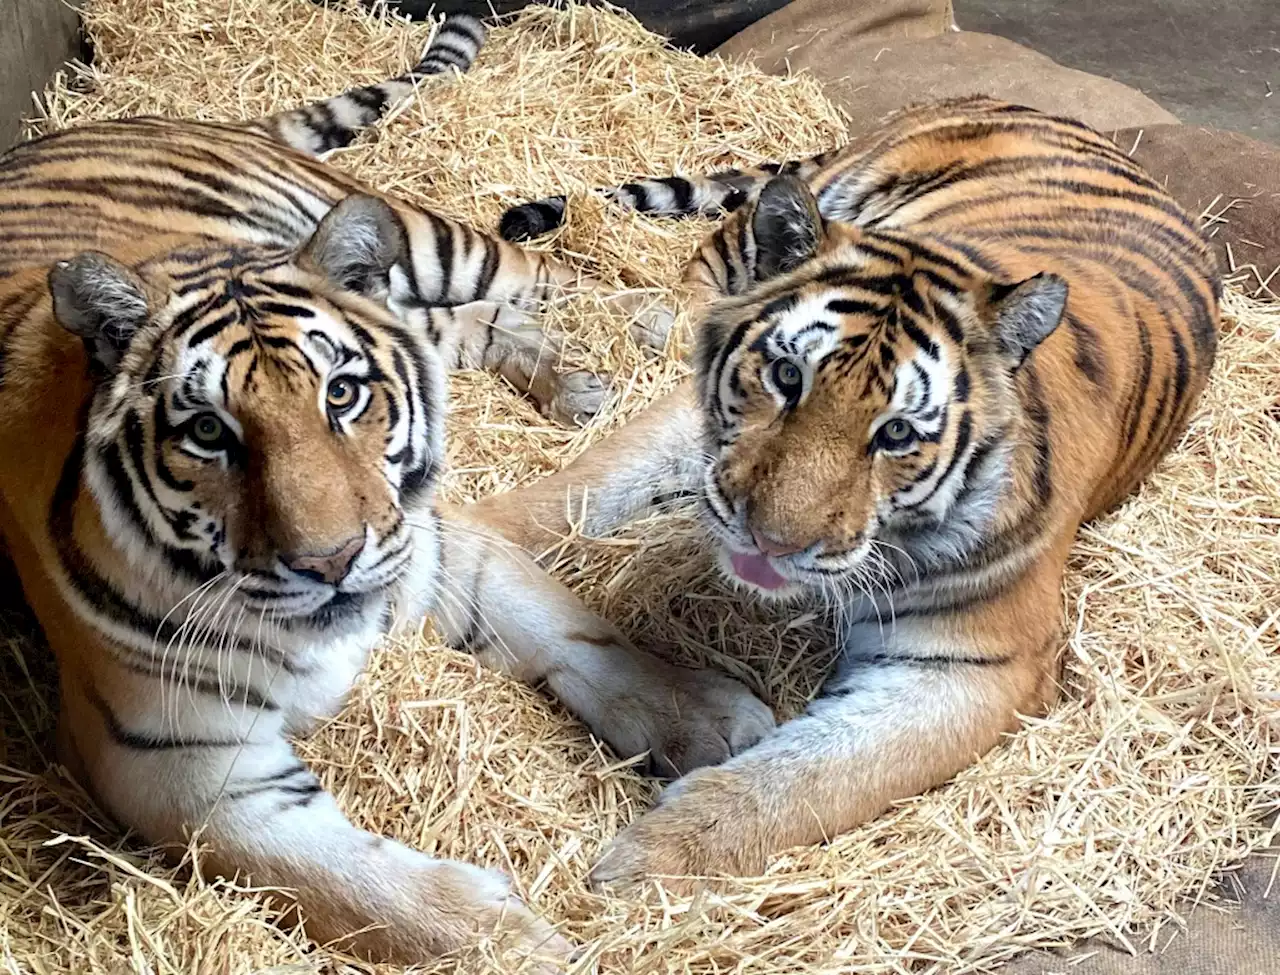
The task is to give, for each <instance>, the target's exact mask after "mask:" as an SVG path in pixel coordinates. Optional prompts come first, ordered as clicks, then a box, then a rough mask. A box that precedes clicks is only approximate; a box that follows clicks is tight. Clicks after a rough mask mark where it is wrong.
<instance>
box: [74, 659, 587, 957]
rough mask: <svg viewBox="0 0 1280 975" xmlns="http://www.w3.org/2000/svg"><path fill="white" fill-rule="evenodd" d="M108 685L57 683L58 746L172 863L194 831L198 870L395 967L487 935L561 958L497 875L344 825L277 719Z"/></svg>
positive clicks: (316, 936) (234, 706) (124, 682)
mask: <svg viewBox="0 0 1280 975" xmlns="http://www.w3.org/2000/svg"><path fill="white" fill-rule="evenodd" d="M130 681H135V682H136V685H137V686H130V684H129V682H130ZM113 683H114V686H113V687H112V688H110V689H108V690H103V691H101V692H98V691H95V692H93V693H92V694H91V693H88V692H86V691H85V690H84V689H83V688H82V687H81V686H80V685H78V684H77V683H76V681H75V680H66V681H64V695H65V697H64V703H63V708H64V711H63V719H62V720H63V721H64V730H63V734H62V738H63V740H64V742H69V743H71V745H72V749H73V752H74V754H75V758H76V764H77V765H79V767H80V768H81V769H82V770H83V771H84V772H85V773H86V775H87V780H88V781H89V782H90V783H91V784H92V787H93V789H94V791H95V793H96V795H97V796H98V798H99V799H100V801H102V802H103V803H104V804H105V805H106V807H107V809H108V810H109V811H110V812H111V813H112V814H113V815H114V816H115V817H116V818H117V819H118V820H119V821H120V822H121V823H123V824H124V825H126V826H128V827H130V828H132V829H135V830H137V831H138V832H139V833H140V834H141V835H142V836H143V837H144V838H145V839H146V840H148V841H149V842H152V843H155V844H158V845H161V846H164V847H167V848H170V849H171V850H172V851H173V852H174V853H175V854H179V855H180V854H181V853H182V852H183V851H185V850H186V848H187V845H188V842H189V839H190V836H191V834H192V833H194V832H197V831H198V833H199V842H200V844H201V846H202V847H205V848H206V850H207V852H206V853H204V854H203V855H202V857H201V863H202V866H203V870H204V872H205V873H206V874H207V875H213V874H217V875H222V876H226V877H235V876H237V875H240V876H245V875H247V877H248V879H249V880H250V881H251V882H252V883H253V884H255V885H257V886H261V887H267V888H273V889H279V890H282V891H287V892H288V893H287V896H288V897H289V898H291V899H292V900H293V902H294V904H295V905H296V910H297V912H298V914H299V915H300V916H301V918H302V919H303V920H304V922H305V925H306V930H307V933H308V935H309V936H310V937H311V938H312V939H313V940H315V941H317V942H319V943H322V944H323V943H329V942H337V943H338V944H339V945H341V946H342V947H343V948H344V949H347V950H352V951H355V952H356V953H358V954H360V955H363V956H365V957H368V958H371V959H375V960H388V961H395V962H398V963H400V964H415V963H421V962H425V961H427V960H429V959H430V958H432V957H434V956H436V955H439V954H441V953H443V952H447V951H450V950H453V949H455V948H458V947H460V946H462V945H465V944H467V943H470V942H473V941H475V940H477V939H478V938H479V937H481V936H483V935H490V934H494V935H496V936H497V937H498V938H499V939H500V940H505V941H506V943H507V944H508V945H510V946H511V947H513V948H515V949H517V950H518V951H520V952H521V953H524V954H528V953H534V954H539V955H541V954H549V955H551V956H553V957H557V956H563V955H564V953H565V952H566V951H567V950H568V945H567V943H566V942H565V941H564V940H563V939H561V938H560V937H559V936H557V935H556V934H555V933H554V932H553V931H552V930H551V929H550V928H549V927H548V926H547V925H546V924H544V923H543V922H542V921H540V920H538V919H537V918H536V917H535V916H534V915H533V914H531V913H530V912H529V911H528V910H527V909H526V908H525V907H524V906H523V905H521V904H520V903H519V901H517V900H516V899H515V898H514V897H513V896H512V895H511V893H510V890H509V887H508V883H507V881H506V879H505V878H504V877H503V876H502V875H500V874H498V873H494V872H492V871H489V870H484V869H481V868H479V867H474V866H471V865H469V864H466V863H460V862H456V861H450V860H439V859H435V858H433V857H429V856H427V855H426V854H423V853H420V852H418V851H417V850H414V849H411V848H410V847H407V846H404V845H402V844H400V843H397V842H395V841H393V840H390V839H386V838H383V837H380V836H377V835H375V834H373V833H369V832H366V831H365V830H362V829H357V828H356V827H355V826H353V825H352V824H351V823H350V822H348V820H347V819H346V817H345V816H343V814H342V812H341V810H340V809H339V808H338V805H337V803H336V802H335V801H334V799H333V797H332V796H331V795H329V794H328V793H327V792H325V791H324V789H323V788H322V787H321V785H320V783H319V782H318V781H317V780H316V778H315V776H314V775H313V774H312V773H311V772H310V771H309V770H308V769H307V768H306V766H305V765H303V763H302V762H301V761H299V760H298V758H297V757H296V756H295V754H294V752H293V750H292V748H291V747H290V745H289V743H288V742H287V741H286V739H285V729H284V728H283V726H282V720H281V717H280V712H278V711H273V710H266V709H254V710H253V711H252V712H250V711H249V710H247V709H244V708H242V707H241V706H240V705H239V703H238V702H235V701H227V702H225V703H222V702H211V703H209V705H208V707H207V708H205V709H203V713H202V709H201V708H200V707H199V705H200V704H201V702H202V701H203V698H202V697H201V696H200V695H194V694H192V693H191V692H190V690H189V689H185V688H181V687H176V686H174V687H169V688H167V690H168V691H169V692H170V694H171V695H173V694H176V695H180V696H181V705H182V711H181V712H180V713H179V714H174V713H168V714H166V713H164V708H163V705H162V704H160V703H158V701H157V695H156V694H155V688H154V686H153V680H152V679H151V678H148V679H147V681H146V683H145V684H144V683H142V682H141V681H139V680H136V679H135V678H131V677H127V676H126V677H123V678H121V679H119V680H117V681H115V682H113ZM164 690H165V689H162V693H161V694H160V695H159V696H158V697H159V698H160V699H163V698H165V697H166V694H165V693H164ZM106 697H109V698H110V700H111V702H112V703H110V704H108V703H107V701H106V700H104V699H103V698H106ZM188 698H189V699H190V703H191V704H192V706H193V707H194V708H195V710H191V709H189V708H188ZM171 711H172V709H171ZM237 719H239V720H237ZM282 896H286V895H282Z"/></svg>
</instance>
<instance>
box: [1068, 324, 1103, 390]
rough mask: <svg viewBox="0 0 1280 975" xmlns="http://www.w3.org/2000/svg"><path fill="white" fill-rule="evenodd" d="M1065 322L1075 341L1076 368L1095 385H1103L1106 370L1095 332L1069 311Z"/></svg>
mask: <svg viewBox="0 0 1280 975" xmlns="http://www.w3.org/2000/svg"><path fill="white" fill-rule="evenodd" d="M1066 322H1067V328H1068V329H1070V331H1071V335H1072V338H1073V339H1074V341H1075V346H1076V357H1075V364H1076V368H1077V369H1079V370H1080V372H1082V373H1083V374H1084V377H1085V378H1086V379H1088V380H1089V382H1091V383H1093V384H1094V385H1095V386H1102V385H1104V384H1105V383H1106V381H1107V370H1106V363H1105V362H1104V361H1103V354H1102V345H1101V343H1100V342H1099V341H1098V336H1097V333H1096V332H1094V330H1093V329H1092V328H1090V327H1089V326H1088V325H1086V324H1085V323H1084V322H1082V321H1081V320H1080V319H1079V318H1077V317H1076V316H1075V315H1073V314H1072V313H1071V312H1067V314H1066Z"/></svg>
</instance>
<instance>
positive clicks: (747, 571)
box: [729, 552, 787, 589]
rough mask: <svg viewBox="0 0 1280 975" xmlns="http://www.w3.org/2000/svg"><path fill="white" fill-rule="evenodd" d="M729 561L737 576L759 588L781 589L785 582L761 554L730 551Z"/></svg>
mask: <svg viewBox="0 0 1280 975" xmlns="http://www.w3.org/2000/svg"><path fill="white" fill-rule="evenodd" d="M729 561H730V562H731V563H733V571H734V572H736V573H738V577H739V578H741V579H743V580H745V581H747V582H749V583H751V584H752V585H754V586H759V587H760V588H761V589H781V588H782V587H783V586H785V585H786V584H787V580H786V579H784V578H783V577H782V576H780V575H779V574H778V570H777V569H775V568H774V567H773V566H772V565H770V564H769V560H768V559H767V558H765V557H764V556H763V555H743V554H742V553H741V552H730V553H729Z"/></svg>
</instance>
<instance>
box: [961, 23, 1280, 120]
mask: <svg viewBox="0 0 1280 975" xmlns="http://www.w3.org/2000/svg"><path fill="white" fill-rule="evenodd" d="M953 2H954V4H955V12H956V22H957V23H958V24H959V25H960V27H961V28H963V29H964V30H976V31H982V32H983V33H987V34H999V35H1000V36H1002V37H1007V38H1009V39H1010V40H1013V41H1017V42H1018V43H1020V44H1026V45H1027V46H1028V47H1032V48H1035V49H1036V50H1037V51H1040V52H1042V53H1044V54H1047V55H1048V56H1049V57H1051V58H1053V59H1054V60H1055V61H1057V62H1059V63H1060V64H1064V65H1066V66H1067V67H1071V68H1079V69H1080V70H1081V71H1089V72H1091V73H1093V74H1099V75H1104V76H1106V77H1108V78H1114V79H1115V80H1117V81H1121V82H1124V83H1125V84H1127V85H1132V86H1133V87H1134V88H1137V89H1139V90H1141V91H1142V92H1144V93H1145V94H1147V95H1149V96H1150V97H1152V98H1154V99H1155V100H1156V101H1157V102H1159V103H1160V104H1161V105H1163V106H1164V107H1165V108H1167V109H1168V110H1169V111H1171V112H1172V113H1173V114H1174V115H1176V116H1178V118H1180V119H1182V121H1183V122H1187V123H1191V124H1195V125H1210V126H1214V127H1216V128H1222V129H1234V130H1235V131H1237V132H1243V133H1244V134H1246V135H1250V136H1253V137H1254V138H1255V139H1265V140H1267V141H1270V142H1275V143H1280V0H953Z"/></svg>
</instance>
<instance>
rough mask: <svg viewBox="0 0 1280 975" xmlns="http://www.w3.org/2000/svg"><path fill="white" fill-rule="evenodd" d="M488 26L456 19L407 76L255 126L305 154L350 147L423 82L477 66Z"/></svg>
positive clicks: (470, 19)
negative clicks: (353, 141)
mask: <svg viewBox="0 0 1280 975" xmlns="http://www.w3.org/2000/svg"><path fill="white" fill-rule="evenodd" d="M484 39H485V30H484V25H483V24H481V23H480V21H478V20H477V19H476V18H475V17H470V16H468V15H466V14H451V15H449V16H448V17H447V18H445V21H444V23H443V24H441V25H440V29H439V30H438V31H436V35H435V37H433V38H432V39H431V44H430V45H429V46H428V47H427V52H426V54H424V55H423V56H422V60H421V61H419V62H418V63H417V64H415V65H414V66H413V67H412V68H410V69H409V70H408V71H406V72H405V73H404V74H402V75H397V76H396V77H394V78H388V79H387V80H386V81H382V82H379V83H378V84H376V85H367V86H365V87H363V88H352V89H351V90H350V91H346V92H343V93H342V94H341V95H335V96H334V97H332V98H326V99H324V100H323V101H318V102H312V103H311V104H310V105H304V106H303V107H302V108H297V109H293V110H292V111H288V112H280V113H279V114H277V115H272V116H271V117H270V118H266V119H263V120H261V121H258V122H253V123H250V125H249V127H250V128H254V129H257V130H259V131H265V132H266V133H267V134H268V135H270V136H271V137H272V138H274V139H276V140H278V141H280V142H283V143H284V144H285V145H288V146H291V147H293V148H294V149H297V150H299V151H301V152H305V153H308V154H311V155H317V156H318V155H320V154H322V153H326V152H329V151H330V150H332V149H340V148H342V147H343V146H346V145H349V144H350V143H351V142H352V140H354V139H355V137H356V136H357V135H358V134H359V133H360V132H361V130H363V129H366V128H368V127H369V126H371V125H373V124H374V123H375V122H377V121H378V119H380V118H382V116H383V115H385V114H386V113H387V111H388V110H390V109H391V108H392V107H393V106H395V105H397V104H399V103H400V102H401V101H403V100H404V99H406V98H408V97H409V96H410V95H411V94H413V90H414V88H415V87H416V86H417V84H418V82H420V81H423V80H424V79H426V78H429V77H432V76H434V75H441V74H447V73H448V72H450V71H453V70H456V71H459V72H463V71H466V70H467V69H468V68H470V67H471V65H472V63H473V62H474V61H475V59H476V55H477V54H479V53H480V48H481V47H482V46H483V45H484Z"/></svg>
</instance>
